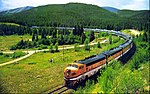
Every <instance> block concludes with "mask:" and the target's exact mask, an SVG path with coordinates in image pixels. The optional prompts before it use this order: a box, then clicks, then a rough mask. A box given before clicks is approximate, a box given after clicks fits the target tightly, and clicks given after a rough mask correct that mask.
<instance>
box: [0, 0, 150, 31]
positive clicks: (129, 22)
mask: <svg viewBox="0 0 150 94" xmlns="http://www.w3.org/2000/svg"><path fill="white" fill-rule="evenodd" d="M131 12H132V11H131ZM142 13H143V12H142ZM142 13H141V12H140V14H137V16H138V15H141V14H142ZM145 13H146V14H149V11H145V12H144V14H145ZM121 14H122V15H126V14H125V13H121ZM131 14H132V13H131ZM144 17H145V16H144ZM144 17H142V19H131V16H130V17H122V16H120V15H119V14H116V13H112V12H109V11H108V10H105V9H103V8H101V7H99V6H96V5H90V4H81V3H68V4H57V5H56V4H54V5H46V6H39V7H35V8H32V9H30V10H27V11H23V12H20V13H15V14H12V15H6V16H2V15H1V16H0V21H1V22H13V23H18V24H20V25H24V26H75V25H77V24H79V25H83V26H84V27H93V28H105V29H114V30H121V29H128V28H136V29H139V28H141V27H140V26H139V25H138V24H136V23H139V24H141V25H142V29H146V30H148V29H147V28H148V27H147V26H148V22H147V21H148V20H145V18H144Z"/></svg>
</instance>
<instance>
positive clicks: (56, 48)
mask: <svg viewBox="0 0 150 94" xmlns="http://www.w3.org/2000/svg"><path fill="white" fill-rule="evenodd" d="M55 51H56V52H58V51H59V50H58V43H56V44H55Z"/></svg>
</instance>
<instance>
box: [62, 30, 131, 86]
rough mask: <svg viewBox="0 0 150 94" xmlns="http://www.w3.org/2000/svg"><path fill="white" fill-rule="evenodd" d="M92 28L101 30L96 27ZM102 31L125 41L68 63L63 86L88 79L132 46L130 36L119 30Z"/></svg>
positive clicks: (73, 84)
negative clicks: (101, 51)
mask: <svg viewBox="0 0 150 94" xmlns="http://www.w3.org/2000/svg"><path fill="white" fill-rule="evenodd" d="M92 30H95V31H98V32H102V31H101V30H98V29H92ZM103 32H108V33H111V34H112V35H115V36H119V37H121V38H123V39H124V40H125V42H124V43H122V44H120V45H119V46H117V47H115V48H112V49H110V50H107V51H105V52H103V53H100V54H97V55H92V56H90V57H87V58H85V59H83V60H79V61H76V62H74V63H70V64H68V66H67V67H66V68H65V69H64V85H65V86H68V87H73V86H75V85H76V84H77V83H80V82H82V81H83V80H85V79H88V78H89V77H91V76H93V75H95V74H96V73H97V72H98V71H99V70H100V69H101V68H102V67H103V66H106V65H107V64H108V63H109V62H111V61H112V60H114V59H115V60H116V59H119V58H120V57H122V56H123V55H124V54H126V53H127V52H128V51H130V49H131V48H132V46H133V41H132V37H131V36H129V35H127V34H124V33H122V32H120V31H113V30H103Z"/></svg>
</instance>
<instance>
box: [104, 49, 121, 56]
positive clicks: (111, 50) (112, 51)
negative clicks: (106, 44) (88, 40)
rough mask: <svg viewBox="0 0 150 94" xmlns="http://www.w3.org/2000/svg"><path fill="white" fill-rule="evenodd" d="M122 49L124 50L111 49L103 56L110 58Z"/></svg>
mask: <svg viewBox="0 0 150 94" xmlns="http://www.w3.org/2000/svg"><path fill="white" fill-rule="evenodd" d="M121 49H122V48H121V47H116V48H113V49H110V50H108V51H105V52H104V53H103V54H104V55H107V56H110V55H112V54H114V53H116V52H118V51H120V50H121Z"/></svg>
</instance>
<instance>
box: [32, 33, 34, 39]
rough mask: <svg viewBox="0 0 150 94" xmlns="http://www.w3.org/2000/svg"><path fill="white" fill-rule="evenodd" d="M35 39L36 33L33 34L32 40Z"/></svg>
mask: <svg viewBox="0 0 150 94" xmlns="http://www.w3.org/2000/svg"><path fill="white" fill-rule="evenodd" d="M34 40H35V33H33V34H32V41H34Z"/></svg>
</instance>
